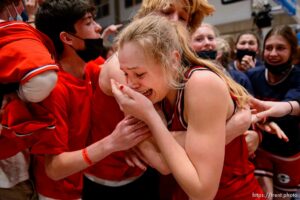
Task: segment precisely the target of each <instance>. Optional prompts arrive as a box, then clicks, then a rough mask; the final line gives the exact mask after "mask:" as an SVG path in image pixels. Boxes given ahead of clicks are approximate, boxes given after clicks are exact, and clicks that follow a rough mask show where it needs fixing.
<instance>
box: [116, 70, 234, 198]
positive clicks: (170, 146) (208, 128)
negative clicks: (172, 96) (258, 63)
mask: <svg viewBox="0 0 300 200" xmlns="http://www.w3.org/2000/svg"><path fill="white" fill-rule="evenodd" d="M199 74H201V75H199V76H200V77H198V75H197V77H196V78H195V79H194V80H191V79H190V80H189V82H190V81H192V83H191V84H188V85H187V87H186V96H187V98H186V106H185V108H186V115H187V119H188V120H187V121H188V124H189V126H188V130H187V136H186V142H185V148H186V150H185V149H184V148H182V147H181V146H180V145H179V144H178V143H177V141H176V140H175V139H174V138H173V136H172V135H171V134H170V132H169V131H168V130H167V128H166V127H165V126H164V124H163V122H162V120H161V119H160V117H159V115H158V114H157V112H156V111H155V109H154V107H153V105H151V102H150V101H149V100H148V99H146V98H145V97H144V96H143V95H141V94H139V93H136V92H134V91H133V90H131V89H129V88H128V87H126V86H125V87H124V89H123V92H122V91H120V90H119V89H118V86H117V85H114V84H113V92H114V95H115V97H116V98H117V99H118V102H119V103H120V105H121V107H122V108H123V110H124V111H125V112H126V113H130V114H132V115H134V116H135V117H137V118H139V119H141V120H143V121H145V122H146V123H147V125H148V126H149V128H150V130H151V132H152V134H153V137H154V138H155V141H156V143H157V146H158V147H159V149H160V150H161V152H162V154H163V156H164V158H165V160H166V162H167V163H168V166H169V167H170V169H171V171H172V173H173V175H174V177H175V178H176V180H177V182H178V183H179V184H180V186H181V187H182V188H183V190H184V191H185V192H186V193H187V194H188V195H189V196H190V198H191V199H212V198H213V197H214V195H215V194H216V192H217V189H218V185H219V180H220V176H221V172H222V167H223V161H224V149H225V122H226V118H227V117H228V116H227V115H228V109H229V105H228V104H229V103H228V102H229V101H230V96H229V94H228V90H227V88H226V86H225V84H224V83H223V81H222V80H220V79H219V77H217V76H216V75H214V74H212V73H211V72H203V73H199ZM193 77H194V76H193ZM199 86H200V88H199ZM195 89H196V90H197V91H198V92H197V93H195V92H192V91H195ZM212 91H214V92H212ZM124 93H125V94H126V95H124ZM203 97H205V98H203ZM220 99H222V100H221V101H220ZM200 100H201V101H200ZM199 102H201V103H199ZM224 102H225V103H224ZM141 106H142V107H143V109H140V108H141ZM232 109H233V106H232ZM232 109H231V110H232ZM216 112H218V113H219V114H218V116H217V117H216V116H215V115H214V114H213V113H216ZM196 113H197V114H196ZM199 113H200V114H199ZM216 147H219V148H216ZM178 163H180V165H178Z"/></svg>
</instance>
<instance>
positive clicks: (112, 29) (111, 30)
mask: <svg viewBox="0 0 300 200" xmlns="http://www.w3.org/2000/svg"><path fill="white" fill-rule="evenodd" d="M122 26H123V24H112V25H110V26H108V27H107V28H106V29H104V31H103V33H102V38H106V37H108V36H109V35H111V34H116V33H117V32H118V29H119V28H121V27H122Z"/></svg>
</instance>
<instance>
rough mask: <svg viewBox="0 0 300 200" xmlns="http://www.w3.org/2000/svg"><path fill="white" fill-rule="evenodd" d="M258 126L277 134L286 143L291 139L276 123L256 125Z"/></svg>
mask: <svg viewBox="0 0 300 200" xmlns="http://www.w3.org/2000/svg"><path fill="white" fill-rule="evenodd" d="M256 126H257V127H258V128H259V129H261V130H263V131H266V132H268V133H271V134H276V135H277V137H278V138H279V139H282V140H284V141H286V142H288V141H289V138H288V137H287V136H286V134H285V133H284V132H283V131H282V130H281V128H280V127H279V126H278V125H277V124H276V123H275V122H266V123H264V124H261V123H256Z"/></svg>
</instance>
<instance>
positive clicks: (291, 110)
mask: <svg viewBox="0 0 300 200" xmlns="http://www.w3.org/2000/svg"><path fill="white" fill-rule="evenodd" d="M250 103H251V108H253V109H255V110H256V112H257V113H256V114H255V115H254V119H253V122H257V121H260V120H262V119H264V118H265V117H282V116H285V115H288V114H290V115H296V116H297V115H298V116H299V115H300V106H299V103H298V102H297V101H289V102H283V101H282V102H275V101H262V100H258V99H255V98H251V99H250Z"/></svg>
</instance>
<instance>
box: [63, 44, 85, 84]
mask: <svg viewBox="0 0 300 200" xmlns="http://www.w3.org/2000/svg"><path fill="white" fill-rule="evenodd" d="M59 63H60V65H61V67H62V68H63V70H64V71H66V72H68V73H70V74H71V75H73V76H74V77H77V78H80V79H83V78H84V68H85V65H86V63H85V62H84V61H83V60H82V59H81V58H80V57H78V56H77V54H76V52H75V51H73V52H71V51H70V50H65V51H64V52H63V54H62V56H61V59H60V60H59Z"/></svg>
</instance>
